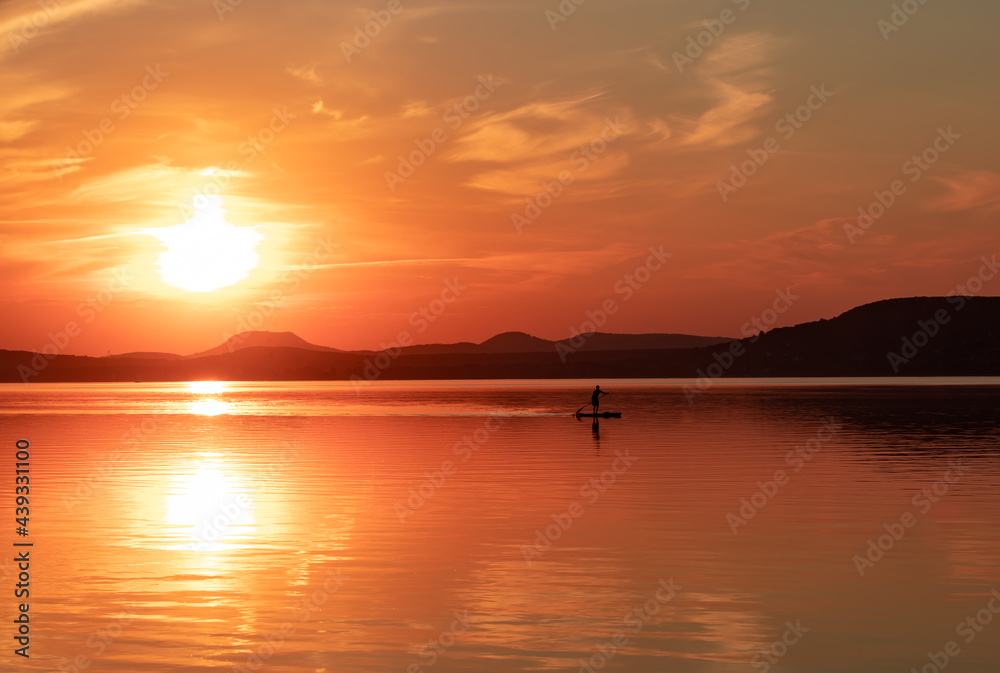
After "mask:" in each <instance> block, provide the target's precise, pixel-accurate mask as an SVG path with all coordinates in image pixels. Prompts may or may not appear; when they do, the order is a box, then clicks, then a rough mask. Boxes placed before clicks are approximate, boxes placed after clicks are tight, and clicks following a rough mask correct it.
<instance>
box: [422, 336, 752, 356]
mask: <svg viewBox="0 0 1000 673" xmlns="http://www.w3.org/2000/svg"><path fill="white" fill-rule="evenodd" d="M580 337H582V338H583V343H582V345H579V346H578V347H575V348H574V347H573V346H572V343H573V342H574V341H576V343H578V344H579V338H580ZM580 337H577V338H576V339H561V340H560V341H549V340H548V339H540V338H538V337H535V336H531V335H530V334H525V333H524V332H504V333H503V334H497V335H496V336H495V337H492V338H490V339H487V340H486V341H484V342H483V343H481V344H474V343H469V342H461V343H456V344H431V345H425V346H407V347H406V348H404V349H403V352H405V353H409V354H418V353H421V354H425V355H431V354H434V355H447V354H464V353H551V352H554V351H555V350H556V345H557V344H562V345H564V346H567V347H569V348H572V349H573V350H579V351H627V350H649V349H657V348H701V347H703V346H714V345H716V344H720V343H728V342H730V341H734V340H735V339H732V338H729V337H703V336H690V335H687V334H607V333H604V332H591V333H585V334H582V335H580Z"/></svg>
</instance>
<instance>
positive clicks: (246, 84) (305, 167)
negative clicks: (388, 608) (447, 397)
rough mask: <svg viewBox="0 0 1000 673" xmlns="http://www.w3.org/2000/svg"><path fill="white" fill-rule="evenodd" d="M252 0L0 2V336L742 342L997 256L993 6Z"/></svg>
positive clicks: (107, 346)
mask: <svg viewBox="0 0 1000 673" xmlns="http://www.w3.org/2000/svg"><path fill="white" fill-rule="evenodd" d="M238 1H239V0H217V1H216V2H215V3H214V4H213V2H212V1H211V0H197V1H189V2H178V1H174V2H166V1H161V0H149V1H145V2H143V1H127V0H123V1H113V0H112V1H109V0H45V1H43V2H37V1H34V0H32V1H29V0H23V1H22V0H13V1H8V2H5V3H3V4H2V5H0V90H2V92H3V94H2V96H0V281H2V284H0V293H2V294H0V302H2V309H3V315H4V316H5V317H4V319H3V320H2V321H0V348H5V349H23V350H41V349H42V347H43V346H45V345H46V344H47V343H49V342H50V340H51V337H50V336H49V334H50V333H52V334H58V333H59V332H60V331H61V330H63V329H65V326H66V324H67V323H68V322H71V321H75V322H76V323H77V324H78V326H79V327H80V329H81V334H80V335H79V336H78V337H75V338H73V339H72V340H71V341H70V343H68V345H66V346H65V348H64V350H63V352H66V353H71V354H85V355H105V354H106V353H107V352H108V351H111V352H126V351H135V350H148V351H154V350H155V351H170V352H177V353H191V352H195V351H198V350H204V349H207V348H210V347H213V346H215V345H218V344H219V343H221V342H222V341H223V340H224V338H225V336H226V335H228V334H233V333H236V332H238V331H240V328H239V325H241V324H249V325H251V326H252V327H254V328H257V329H263V330H271V331H293V332H295V333H297V334H298V335H300V336H301V337H303V338H305V339H306V340H308V341H311V342H314V343H319V344H323V345H327V346H333V347H337V348H350V349H360V348H377V347H378V346H379V345H380V344H382V343H385V344H388V343H390V342H392V341H393V340H395V339H396V338H397V336H398V335H399V334H400V333H401V332H408V333H409V334H410V335H411V336H412V338H413V339H414V340H415V341H416V342H418V343H435V342H453V341H462V340H466V341H482V340H485V339H487V338H489V337H490V336H493V335H494V334H496V333H499V332H504V331H510V330H520V331H525V332H529V333H531V334H534V335H536V336H540V337H544V338H548V339H561V338H565V337H567V336H570V335H571V333H572V330H573V329H578V328H579V327H580V326H581V325H582V324H583V323H584V322H585V321H586V320H587V312H588V311H593V310H596V309H598V308H599V307H601V306H602V304H603V303H604V302H605V301H606V300H608V299H614V300H615V302H616V306H617V307H618V311H617V312H616V313H615V314H614V315H612V316H610V318H609V319H608V321H607V323H606V324H605V325H604V326H603V327H602V328H601V329H602V331H610V332H629V333H635V332H681V333H688V334H703V335H725V336H735V335H739V334H740V328H741V325H743V324H744V323H745V322H747V321H748V320H750V319H751V318H754V317H756V316H760V315H761V313H762V312H763V311H765V309H768V308H770V307H771V306H772V304H773V302H774V300H775V297H776V292H778V291H786V292H787V291H789V289H790V291H791V293H793V294H794V295H797V296H798V297H800V298H799V299H798V300H796V301H795V302H794V303H793V305H792V307H791V308H790V310H788V311H787V312H785V313H784V314H782V315H781V316H780V320H779V322H778V323H777V324H778V325H787V324H795V323H800V322H805V321H808V320H815V319H819V318H829V317H833V316H834V315H837V314H839V313H842V312H843V311H845V310H847V309H850V308H852V307H854V306H856V305H859V304H863V303H867V302H870V301H875V300H879V299H887V298H892V297H901V296H912V295H944V294H947V293H948V292H950V291H952V290H953V289H954V288H955V287H956V285H958V284H960V283H964V282H965V281H966V280H967V279H968V278H969V277H970V276H973V275H974V274H976V272H977V271H978V270H979V268H980V267H981V266H982V264H983V262H982V260H981V258H983V257H984V256H986V257H987V258H988V259H989V258H992V256H993V255H996V254H998V253H1000V237H998V236H997V233H996V228H997V225H998V222H1000V152H998V150H1000V147H998V145H1000V143H998V138H1000V136H998V132H997V121H996V120H997V110H998V108H1000V100H998V99H1000V91H998V87H997V82H998V81H1000V67H998V66H1000V59H998V58H997V55H996V53H997V52H996V36H995V32H996V26H997V25H998V21H1000V5H998V4H997V3H996V2H988V1H987V0H966V1H965V2H961V3H955V2H952V3H948V2H944V1H931V2H927V3H926V4H923V5H919V4H918V3H917V2H916V1H915V0H909V1H908V2H905V3H901V5H899V7H902V5H906V7H907V8H909V9H910V10H911V11H912V10H913V9H914V8H918V9H916V12H915V13H914V14H913V15H912V16H910V15H906V14H905V13H903V10H902V9H899V10H897V11H896V13H895V16H894V10H893V3H891V2H889V1H888V0H886V1H885V2H871V1H870V0H865V1H862V0H838V1H837V2H820V1H818V0H811V1H806V2H803V1H802V0H797V1H792V0H778V1H776V2H763V1H762V0H736V1H732V2H731V1H730V0H716V1H714V2H705V1H702V2H694V1H691V0H658V1H633V0H616V1H614V2H611V1H608V0H585V1H582V2H581V1H580V0H577V2H580V4H579V5H576V4H573V3H572V2H571V0H564V1H563V3H562V4H561V5H560V3H559V2H557V0H541V1H527V0H494V1H492V2H483V1H480V2H471V1H468V0H455V1H444V2H442V1H439V0H372V1H371V2H364V3H348V2H336V3H335V2H319V1H313V2H303V1H292V2H281V3H277V2H263V1H261V0H242V2H241V3H240V4H235V3H236V2H238ZM560 7H562V8H563V9H562V10H560ZM569 8H575V9H573V11H572V13H571V14H570V13H569ZM561 11H562V13H560V12H561ZM373 12H374V15H373V14H372V13H373ZM904 20H905V22H904ZM706 21H707V22H709V24H708V26H706V24H705V22H706ZM893 21H895V23H893ZM379 22H381V23H379ZM880 22H881V23H880ZM897 24H898V25H897ZM366 27H367V28H368V30H369V33H371V34H372V35H373V36H365V35H364V30H365V28H366ZM714 33H718V34H717V35H716V34H714ZM699 38H700V40H701V42H702V44H703V45H704V46H698V45H697V42H698V40H699ZM692 45H693V46H692ZM699 50H700V53H699ZM685 52H687V53H686V54H685ZM809 104H812V108H809V107H801V106H804V105H806V106H807V105H809ZM456 106H457V107H456ZM796 114H798V115H799V117H798V118H796ZM787 115H791V118H790V119H789V118H786V116H787ZM935 143H937V148H936V149H933V148H935ZM766 147H767V148H770V150H771V151H770V152H769V151H768V150H767V149H765V148H766ZM581 148H583V149H581ZM925 151H926V152H927V154H926V155H925ZM401 155H403V156H404V157H407V159H406V161H407V162H409V161H411V159H410V157H415V159H413V161H414V163H420V164H421V165H419V166H416V167H415V168H413V172H412V175H411V174H409V170H408V167H407V166H406V165H403V166H401V165H400V164H401V160H400V156H401ZM751 155H753V156H756V157H758V158H760V157H762V156H766V157H767V161H766V163H764V164H763V166H757V165H755V164H748V166H749V167H750V168H751V169H753V171H752V172H753V173H754V174H753V175H750V176H749V177H747V178H746V182H745V184H742V186H740V187H739V188H738V189H737V188H735V187H731V188H730V187H723V186H720V184H719V183H720V182H721V181H725V182H726V183H732V182H733V178H734V176H733V170H734V169H733V168H732V167H733V166H734V165H736V166H740V165H742V164H743V163H744V162H747V161H752V160H751ZM914 155H924V158H921V159H919V161H918V162H914V161H913V156H914ZM928 158H930V160H928ZM748 172H750V171H748ZM407 176H408V177H407ZM737 178H739V176H737ZM560 180H562V183H563V184H561V183H560ZM894 181H899V182H898V183H897V185H896V186H897V188H898V189H897V195H893V196H892V198H893V204H892V205H891V206H890V207H889V208H888V209H887V210H886V213H885V214H884V215H883V216H882V217H880V218H879V219H877V220H876V221H874V223H873V224H872V225H871V227H870V229H868V230H867V231H861V232H860V233H859V232H858V231H857V230H853V231H854V234H853V235H849V233H848V232H846V231H845V224H846V225H849V227H848V229H849V230H850V228H851V226H854V225H856V224H857V221H858V218H859V213H858V210H859V208H862V209H865V210H867V209H869V207H870V205H871V204H872V203H873V202H875V201H876V196H875V192H880V193H884V194H883V198H884V199H888V198H889V194H891V190H892V187H893V182H894ZM737 182H741V181H740V180H739V179H738V180H737ZM543 184H548V185H549V188H550V190H552V191H555V192H558V193H559V195H558V196H557V197H555V198H554V199H550V198H549V197H548V195H547V194H546V192H545V187H544V186H543ZM557 184H558V185H559V187H558V188H557V187H555V185H557ZM526 199H529V200H531V201H532V202H533V203H536V204H540V205H546V206H547V207H545V208H539V209H538V210H535V209H534V207H528V205H527V204H526V201H525V200H526ZM192 204H197V208H196V209H194V210H192ZM515 216H516V217H515ZM223 217H225V220H223V219H222V218H223ZM522 218H523V219H522ZM227 222H228V224H227ZM178 225H182V226H178ZM171 227H174V228H173V229H169V228H171ZM651 247H652V248H654V249H657V250H660V249H661V248H662V250H663V252H664V253H665V254H670V255H672V256H671V257H670V258H669V259H668V260H667V261H666V262H663V263H662V264H661V263H660V262H655V260H654V262H655V264H654V265H653V266H655V267H657V270H654V271H652V272H650V273H648V278H647V279H646V282H644V283H638V282H636V278H646V276H647V272H645V271H640V273H639V274H638V275H634V274H635V271H636V269H637V268H641V267H643V266H644V265H646V264H647V262H648V260H649V259H650V252H649V249H650V248H651ZM162 253H167V254H166V255H164V256H162V257H161V254H162ZM649 268H652V266H650V267H649ZM206 274H207V280H206ZM627 276H628V277H631V281H629V280H627ZM213 281H217V282H218V283H226V285H225V286H224V287H221V288H220V289H216V290H212V291H189V290H191V289H205V283H206V282H207V283H209V284H212V282H213ZM630 282H631V283H632V287H631V288H630V287H629V285H628V284H629V283H630ZM993 282H994V283H995V285H992V284H989V283H987V284H986V286H985V287H984V289H983V291H982V294H986V295H997V294H1000V278H998V279H997V280H996V281H993ZM185 286H186V287H185ZM449 287H450V288H452V289H448V288H449ZM455 287H459V288H464V289H459V291H458V292H457V293H456V292H455V291H454V289H453V288H455ZM616 288H617V289H618V290H617V291H616ZM626 288H627V289H629V290H630V291H629V292H625V291H624V290H625V289H626ZM443 293H444V294H443ZM456 294H457V297H456ZM441 298H443V299H445V300H446V301H447V305H446V306H445V308H444V311H443V312H442V313H441V314H440V316H439V317H437V316H436V319H435V320H434V321H433V322H428V323H422V322H420V321H414V320H412V319H411V317H412V316H413V314H414V313H415V312H419V311H420V309H421V308H422V307H428V306H430V305H431V302H432V301H433V300H435V299H441ZM626 299H627V300H626ZM88 302H90V304H89V305H88ZM264 302H267V303H275V304H277V306H276V307H273V308H272V307H270V306H268V304H266V303H264ZM436 305H437V306H440V305H441V303H437V304H436ZM418 315H419V313H418ZM252 316H257V317H256V318H254V320H253V321H252V322H246V321H248V320H250V318H251V317H252Z"/></svg>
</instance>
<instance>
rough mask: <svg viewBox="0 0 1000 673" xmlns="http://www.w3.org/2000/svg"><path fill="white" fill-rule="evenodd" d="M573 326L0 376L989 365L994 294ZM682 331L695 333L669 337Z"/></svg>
mask: <svg viewBox="0 0 1000 673" xmlns="http://www.w3.org/2000/svg"><path fill="white" fill-rule="evenodd" d="M583 336H584V337H586V338H585V339H583V343H582V344H581V343H580V342H579V341H580V340H577V345H579V346H580V348H578V349H572V350H571V346H569V345H568V344H567V342H565V341H564V342H552V341H546V340H544V339H538V338H536V337H533V336H530V335H527V334H523V333H518V332H510V333H506V334H499V335H497V336H496V337H494V338H493V339H489V340H487V341H485V342H483V343H482V344H472V343H459V344H450V345H438V346H412V347H409V348H403V349H400V351H398V352H396V353H395V355H394V356H390V354H389V353H388V352H387V353H385V354H377V353H375V352H373V351H356V352H344V351H338V350H336V349H333V348H326V347H323V346H315V345H313V344H309V343H308V342H305V341H303V340H302V339H300V338H299V337H297V336H295V335H294V334H290V333H287V332H286V333H281V334H274V333H268V332H250V333H247V334H245V335H240V337H239V342H233V340H230V341H229V342H227V343H228V344H229V345H227V344H223V345H222V346H219V347H217V348H214V349H211V350H210V351H205V352H204V353H198V354H195V355H192V356H188V357H176V356H170V354H163V355H164V356H165V357H162V358H161V357H153V355H155V354H149V353H136V354H131V355H129V356H117V357H109V358H91V357H81V356H71V355H57V356H54V357H52V358H51V359H50V358H49V357H48V356H45V355H41V354H38V353H31V352H27V351H0V381H8V382H9V381H22V380H27V381H36V382H37V381H190V380H199V379H219V380H235V381H282V380H284V381H293V380H355V381H358V380H361V381H364V380H375V379H379V380H393V379H395V380H406V379H493V378H495V379H505V378H506V379H510V378H529V379H530V378H539V379H540V378H566V379H580V378H585V379H590V380H591V381H593V380H607V379H609V378H686V379H690V378H700V379H702V380H703V381H704V380H705V379H706V378H708V379H717V378H725V377H768V376H773V377H805V376H814V377H819V376H825V377H837V376H1000V297H911V298H907V299H891V300H886V301H880V302H875V303H873V304H867V305H865V306H859V307H858V308H855V309H852V310H850V311H847V312H846V313H844V314H842V315H840V316H837V317H836V318H832V319H830V320H819V321H816V322H810V323H805V324H801V325H796V326H794V327H785V328H780V329H775V330H772V331H770V332H768V333H766V334H761V335H758V336H756V337H751V338H748V339H742V340H739V341H735V340H729V339H723V338H713V337H688V336H684V335H657V334H652V335H624V334H592V335H583ZM688 340H694V343H695V344H699V343H701V344H703V345H701V346H700V347H697V346H696V347H687V348H685V347H670V346H671V345H677V344H685V343H691V341H688ZM706 341H707V342H713V343H705V342H706ZM275 344H279V345H275ZM230 345H231V346H232V352H230V349H229V346H230ZM557 347H558V348H557Z"/></svg>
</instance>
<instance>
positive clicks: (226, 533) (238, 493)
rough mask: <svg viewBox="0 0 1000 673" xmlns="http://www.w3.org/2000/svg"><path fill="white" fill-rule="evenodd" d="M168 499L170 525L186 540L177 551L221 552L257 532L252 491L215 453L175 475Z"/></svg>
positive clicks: (168, 492) (166, 498)
mask: <svg viewBox="0 0 1000 673" xmlns="http://www.w3.org/2000/svg"><path fill="white" fill-rule="evenodd" d="M164 498H165V500H166V512H165V515H164V518H165V520H166V523H167V525H168V526H170V527H171V528H173V529H174V531H175V535H176V537H180V538H181V539H182V542H181V544H180V545H177V546H175V547H174V548H180V549H193V550H195V551H202V552H211V551H220V550H223V549H226V548H227V547H231V546H233V542H234V541H236V540H239V539H242V538H247V537H252V536H253V535H254V533H255V531H256V521H255V519H254V516H253V510H254V509H255V507H256V503H255V501H254V498H253V495H252V493H251V491H250V490H249V488H248V487H247V485H246V484H245V483H244V482H243V480H242V479H240V477H239V476H238V474H237V473H236V472H234V471H233V470H232V469H231V468H229V467H228V466H226V465H225V464H224V463H222V461H220V460H219V459H218V458H217V457H216V456H215V455H213V454H205V455H203V456H202V457H200V459H199V461H198V464H197V465H196V466H194V467H193V468H191V469H189V470H185V471H184V472H182V473H180V474H177V475H175V476H174V477H173V478H172V479H171V481H170V484H169V486H168V488H167V492H166V494H165V495H164ZM227 540H228V543H227V542H226V541H227Z"/></svg>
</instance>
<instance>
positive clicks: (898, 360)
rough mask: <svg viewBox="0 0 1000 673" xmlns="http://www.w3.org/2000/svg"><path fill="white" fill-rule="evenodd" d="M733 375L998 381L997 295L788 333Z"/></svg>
mask: <svg viewBox="0 0 1000 673" xmlns="http://www.w3.org/2000/svg"><path fill="white" fill-rule="evenodd" d="M732 371H733V373H732V374H731V375H732V376H897V375H899V376H997V375H1000V297H909V298H905V299H887V300H884V301H878V302H874V303H871V304H865V305H864V306H859V307H857V308H854V309H851V310H850V311H847V312H846V313H843V314H841V315H840V316H837V317H836V318H833V319H831V320H819V321H816V322H810V323H805V324H802V325H795V326H794V327H783V328H779V329H775V330H771V331H770V332H768V333H767V334H764V335H761V336H760V338H759V339H758V340H757V341H756V342H755V343H753V344H748V351H747V355H746V357H745V358H741V359H740V361H739V362H737V363H736V365H734V367H733V368H732Z"/></svg>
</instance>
